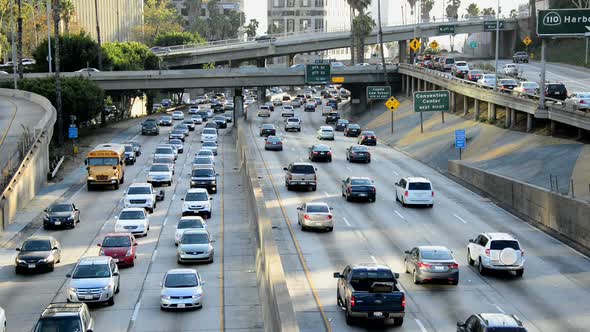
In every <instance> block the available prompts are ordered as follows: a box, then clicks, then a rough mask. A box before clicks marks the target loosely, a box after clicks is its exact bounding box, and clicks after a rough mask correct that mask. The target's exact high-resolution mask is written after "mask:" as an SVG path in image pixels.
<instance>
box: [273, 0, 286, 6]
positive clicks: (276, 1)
mask: <svg viewBox="0 0 590 332" xmlns="http://www.w3.org/2000/svg"><path fill="white" fill-rule="evenodd" d="M272 6H273V7H285V0H273V1H272Z"/></svg>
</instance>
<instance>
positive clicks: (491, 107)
mask: <svg viewBox="0 0 590 332" xmlns="http://www.w3.org/2000/svg"><path fill="white" fill-rule="evenodd" d="M488 107H489V111H490V114H489V115H488V120H490V119H491V120H492V121H496V104H488Z"/></svg>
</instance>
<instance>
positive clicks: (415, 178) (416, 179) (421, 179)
mask: <svg viewBox="0 0 590 332" xmlns="http://www.w3.org/2000/svg"><path fill="white" fill-rule="evenodd" d="M406 180H407V181H408V182H430V180H428V179H427V178H423V177H418V176H415V177H414V176H410V177H407V178H406Z"/></svg>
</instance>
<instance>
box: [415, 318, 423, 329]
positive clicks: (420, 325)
mask: <svg viewBox="0 0 590 332" xmlns="http://www.w3.org/2000/svg"><path fill="white" fill-rule="evenodd" d="M414 320H415V321H416V324H417V325H418V327H419V328H420V331H422V332H426V328H425V327H424V324H422V322H421V321H420V320H419V319H418V318H415V319H414Z"/></svg>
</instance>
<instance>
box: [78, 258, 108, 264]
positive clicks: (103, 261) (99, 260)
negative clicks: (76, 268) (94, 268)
mask: <svg viewBox="0 0 590 332" xmlns="http://www.w3.org/2000/svg"><path fill="white" fill-rule="evenodd" d="M110 261H111V257H110V256H88V257H82V258H80V260H79V261H78V265H95V264H100V265H102V264H108V263H109V262H110Z"/></svg>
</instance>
